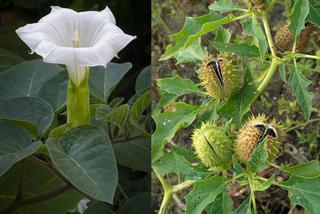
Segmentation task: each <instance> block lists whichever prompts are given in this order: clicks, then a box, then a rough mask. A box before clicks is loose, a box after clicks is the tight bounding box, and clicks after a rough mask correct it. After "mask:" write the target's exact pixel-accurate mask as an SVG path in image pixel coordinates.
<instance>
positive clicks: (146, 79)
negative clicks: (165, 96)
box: [135, 65, 151, 93]
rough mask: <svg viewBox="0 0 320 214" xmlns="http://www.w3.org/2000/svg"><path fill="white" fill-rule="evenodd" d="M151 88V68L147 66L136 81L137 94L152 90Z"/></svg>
mask: <svg viewBox="0 0 320 214" xmlns="http://www.w3.org/2000/svg"><path fill="white" fill-rule="evenodd" d="M150 86H151V66H150V65H149V66H147V67H145V68H144V69H142V71H141V72H140V74H139V75H138V77H137V79H136V85H135V90H136V93H138V92H140V91H145V90H147V89H150Z"/></svg>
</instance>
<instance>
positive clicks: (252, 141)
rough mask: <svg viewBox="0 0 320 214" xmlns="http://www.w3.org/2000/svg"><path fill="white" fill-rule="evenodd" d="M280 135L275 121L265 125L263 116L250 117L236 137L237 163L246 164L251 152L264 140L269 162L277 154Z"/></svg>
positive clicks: (265, 121)
mask: <svg viewBox="0 0 320 214" xmlns="http://www.w3.org/2000/svg"><path fill="white" fill-rule="evenodd" d="M280 135H281V129H280V127H279V125H278V124H277V123H276V121H275V120H273V121H272V122H271V123H267V118H266V116H265V115H258V116H257V117H252V118H251V119H250V120H249V121H248V122H247V123H246V124H245V125H244V126H243V128H241V129H240V131H239V133H238V135H237V139H236V145H235V153H236V155H237V157H238V159H239V161H241V162H242V163H247V162H248V160H250V158H251V155H252V152H253V150H254V149H255V148H256V147H257V145H258V144H259V143H260V142H262V141H263V140H264V139H265V140H266V143H265V146H266V150H267V152H268V159H269V161H272V160H274V159H275V158H276V157H277V155H278V153H279V147H280V142H279V136H280Z"/></svg>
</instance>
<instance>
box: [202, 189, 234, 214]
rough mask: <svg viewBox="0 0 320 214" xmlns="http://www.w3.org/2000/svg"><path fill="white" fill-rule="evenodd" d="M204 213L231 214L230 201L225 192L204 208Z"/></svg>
mask: <svg viewBox="0 0 320 214" xmlns="http://www.w3.org/2000/svg"><path fill="white" fill-rule="evenodd" d="M206 213H210V214H231V213H232V200H231V199H230V198H229V196H228V194H227V192H222V193H221V194H219V195H218V196H217V198H216V200H215V201H214V202H213V203H212V204H210V205H209V206H208V207H207V208H206Z"/></svg>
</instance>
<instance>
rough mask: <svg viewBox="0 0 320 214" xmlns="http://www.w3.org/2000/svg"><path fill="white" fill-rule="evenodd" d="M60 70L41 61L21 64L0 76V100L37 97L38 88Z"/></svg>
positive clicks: (60, 69)
mask: <svg viewBox="0 0 320 214" xmlns="http://www.w3.org/2000/svg"><path fill="white" fill-rule="evenodd" d="M62 70H63V69H62V67H60V66H58V65H53V64H47V63H44V62H43V61H42V60H31V61H25V62H22V63H20V64H18V65H16V66H14V67H12V68H10V69H8V70H6V71H5V72H3V73H1V74H0V82H1V84H0V99H5V98H10V97H32V96H37V95H38V93H39V90H40V88H41V87H42V86H43V85H44V84H45V83H46V82H47V81H48V80H49V79H50V78H52V77H53V76H55V75H56V74H58V73H59V72H60V71H62Z"/></svg>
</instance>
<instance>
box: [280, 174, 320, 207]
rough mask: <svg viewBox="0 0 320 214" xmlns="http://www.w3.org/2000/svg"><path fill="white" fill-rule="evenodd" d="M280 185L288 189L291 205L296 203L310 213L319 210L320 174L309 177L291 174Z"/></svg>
mask: <svg viewBox="0 0 320 214" xmlns="http://www.w3.org/2000/svg"><path fill="white" fill-rule="evenodd" d="M280 186H281V187H282V188H284V189H287V190H288V191H289V193H288V195H289V198H290V202H291V205H293V206H294V205H297V204H298V205H300V206H302V207H304V208H305V209H307V210H308V211H309V212H310V213H318V211H319V210H320V203H319V201H320V174H318V176H317V177H314V178H310V179H305V178H301V177H296V176H291V177H290V179H289V180H288V181H286V182H284V183H282V184H280Z"/></svg>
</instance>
